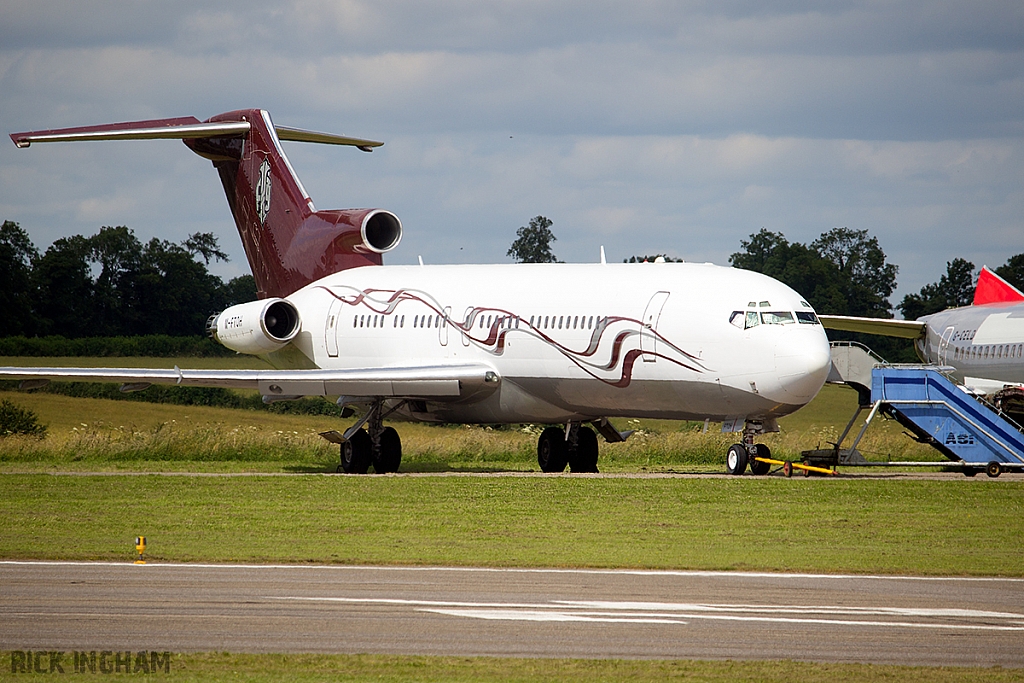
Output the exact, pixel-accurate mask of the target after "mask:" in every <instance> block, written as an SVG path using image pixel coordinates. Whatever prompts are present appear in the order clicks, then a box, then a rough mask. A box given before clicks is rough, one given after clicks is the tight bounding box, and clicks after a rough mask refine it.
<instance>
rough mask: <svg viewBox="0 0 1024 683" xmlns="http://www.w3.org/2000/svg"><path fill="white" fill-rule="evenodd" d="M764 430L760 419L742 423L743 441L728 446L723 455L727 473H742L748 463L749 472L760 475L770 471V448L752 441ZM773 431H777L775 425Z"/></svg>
mask: <svg viewBox="0 0 1024 683" xmlns="http://www.w3.org/2000/svg"><path fill="white" fill-rule="evenodd" d="M773 424H774V421H773ZM765 431H767V430H766V429H765V425H764V423H763V422H760V421H754V420H747V421H746V422H745V423H744V424H743V443H737V444H733V445H732V446H729V451H728V452H727V453H726V456H725V465H726V468H727V469H728V471H729V474H735V475H740V474H743V473H744V472H746V470H747V465H748V464H749V465H750V472H751V474H756V475H758V476H762V475H765V474H768V472H770V471H771V469H772V462H773V461H772V452H771V449H769V448H768V446H766V445H765V444H763V443H754V437H755V436H756V435H758V434H763V433H764V432H765ZM774 431H778V428H777V427H776V428H775V430H774Z"/></svg>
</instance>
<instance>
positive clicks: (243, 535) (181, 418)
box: [0, 357, 1024, 683]
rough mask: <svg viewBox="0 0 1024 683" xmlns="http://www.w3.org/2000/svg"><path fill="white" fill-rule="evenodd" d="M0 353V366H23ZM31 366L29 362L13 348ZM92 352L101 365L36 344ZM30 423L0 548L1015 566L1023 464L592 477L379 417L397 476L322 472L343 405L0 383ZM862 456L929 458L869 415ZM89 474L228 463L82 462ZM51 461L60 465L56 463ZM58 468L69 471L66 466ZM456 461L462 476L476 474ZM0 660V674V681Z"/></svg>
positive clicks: (805, 423)
mask: <svg viewBox="0 0 1024 683" xmlns="http://www.w3.org/2000/svg"><path fill="white" fill-rule="evenodd" d="M19 360H21V361H24V360H25V359H10V358H0V364H12V365H13V364H28V363H25V362H18V361H19ZM30 360H31V362H32V363H34V364H39V363H38V361H39V359H30ZM45 360H46V363H47V364H52V365H93V366H96V365H107V364H110V363H109V362H108V361H109V360H110V359H83V358H69V359H52V358H50V359H45ZM225 360H227V361H229V363H230V364H231V366H232V367H256V366H254V365H252V364H253V363H259V361H254V360H253V359H249V358H245V357H238V358H236V359H140V358H118V359H116V361H117V363H116V364H118V365H125V366H138V367H150V366H156V367H169V366H173V365H174V364H176V363H177V364H179V365H181V366H182V367H185V366H192V367H206V366H210V367H225V366H226V364H225V362H224V361H225ZM0 398H7V399H9V400H12V401H13V402H15V403H16V404H18V405H21V406H23V407H26V408H30V409H31V410H33V411H35V412H36V413H37V414H38V415H39V417H40V419H41V421H42V422H44V423H46V424H47V425H48V427H49V432H48V435H47V436H46V438H44V439H42V440H40V439H34V438H17V437H9V438H6V439H2V440H0V515H2V518H3V519H4V534H2V535H0V557H3V558H7V559H30V558H31V559H76V560H91V559H99V560H115V561H116V560H125V561H128V560H131V559H133V557H134V547H133V545H132V541H133V539H134V537H135V536H137V535H145V536H147V538H148V541H149V547H148V548H147V555H148V556H149V559H150V560H151V561H212V562H229V561H241V562H288V563H304V562H314V563H358V564H410V565H426V564H453V565H463V566H481V565H483V566H538V567H557V566H572V567H643V568H684V569H713V570H722V569H726V570H729V569H733V570H768V571H812V572H843V573H896V574H928V575H934V574H951V575H1001V576H1021V575H1024V563H1022V562H1021V560H1020V558H1021V557H1022V551H1024V478H1018V477H1009V476H1007V477H1002V478H1000V479H998V480H989V479H987V478H984V477H979V478H976V479H973V480H968V479H966V478H963V477H960V476H956V477H954V476H952V475H951V476H950V478H949V479H947V480H911V481H907V480H900V479H893V478H887V477H885V476H884V475H883V476H877V477H871V478H867V477H856V476H854V477H849V478H839V479H826V478H811V479H804V478H794V479H784V478H781V477H772V478H755V477H743V478H700V479H694V478H678V477H654V478H630V477H620V478H599V477H590V476H586V475H582V476H579V475H569V474H566V475H560V476H557V475H556V476H550V475H549V476H502V477H492V476H487V473H500V472H535V471H536V470H537V464H536V452H535V448H536V438H537V433H538V429H537V428H536V427H535V426H530V425H522V426H515V427H512V428H505V429H492V428H487V427H479V426H473V427H466V426H428V425H418V424H402V425H397V426H398V428H399V430H400V433H401V434H402V441H403V451H404V454H403V463H402V471H403V472H407V473H430V472H437V473H450V474H452V475H453V476H439V477H422V476H401V475H398V476H395V475H388V476H384V477H378V476H367V477H358V476H275V475H277V474H287V473H327V472H333V471H334V468H335V466H336V465H337V462H338V453H337V447H336V446H332V445H330V444H328V443H327V442H325V441H324V440H323V439H321V438H320V437H319V436H318V435H317V433H318V432H320V431H323V430H325V429H341V428H342V427H344V426H347V424H348V422H340V421H338V420H335V419H333V418H327V417H311V416H293V415H281V414H273V413H267V412H263V411H259V412H258V411H249V410H234V409H226V408H211V407H197V406H188V407H183V406H175V405H166V404H149V403H137V402H123V401H109V400H100V399H76V398H69V397H66V396H59V395H52V394H41V393H23V392H0ZM855 405H856V395H855V393H854V392H853V391H851V390H848V389H844V388H840V387H833V386H828V387H825V389H824V390H823V391H822V393H821V394H820V395H819V397H818V398H817V399H816V400H815V401H814V402H812V403H811V404H810V405H809V406H807V407H805V408H804V409H802V410H801V411H799V412H797V413H795V414H794V415H792V416H789V417H787V418H785V419H784V420H782V421H781V424H782V430H783V431H782V433H781V434H777V435H769V436H768V437H766V438H765V439H764V441H765V442H766V443H768V444H769V445H770V446H771V448H772V449H773V452H774V453H775V454H776V455H780V456H782V457H784V458H795V457H797V455H798V454H799V452H800V451H801V450H804V449H809V448H816V447H819V446H821V447H824V446H826V445H827V443H828V442H829V441H831V440H834V439H835V438H836V437H837V436H838V434H839V432H840V431H841V429H842V428H843V426H845V423H846V421H847V420H848V419H849V417H850V415H852V414H853V411H854V408H855ZM616 426H617V427H619V428H620V429H626V428H630V429H636V430H637V433H636V434H635V435H634V436H633V437H632V438H631V439H630V440H629V441H627V442H626V443H625V444H615V445H610V444H604V443H602V444H601V460H600V467H601V470H602V471H603V472H619V473H644V472H646V473H658V472H665V473H671V472H722V471H723V470H724V453H725V449H726V447H727V446H728V444H730V443H732V442H734V441H735V438H734V437H735V435H722V434H720V433H718V431H717V425H712V426H711V430H710V431H709V433H706V434H705V433H702V430H701V427H702V425H700V424H693V423H680V422H668V421H650V420H640V421H629V422H627V421H625V420H619V421H617V425H616ZM861 450H862V451H864V452H865V455H867V456H868V457H869V458H875V459H883V460H884V459H886V458H891V459H896V460H899V459H910V460H936V461H941V460H942V458H941V457H940V456H938V455H937V454H936V453H935V452H934V451H932V450H930V449H928V448H926V447H924V446H921V445H920V444H917V443H915V442H913V441H911V440H910V439H908V438H906V437H905V436H904V435H903V434H902V429H901V428H900V427H899V426H898V425H896V424H895V423H891V422H890V423H884V422H882V421H877V422H876V423H875V424H874V425H872V427H871V429H870V430H869V432H868V437H867V438H866V439H865V441H864V442H863V443H862V447H861ZM88 472H107V473H111V474H116V473H119V472H124V473H131V472H165V473H224V474H239V475H241V476H224V477H220V476H218V477H205V476H190V475H188V474H173V475H172V476H161V475H156V474H153V475H139V476H98V475H89V474H86V473H88ZM52 473H57V474H58V476H53V474H52ZM76 473H77V474H76ZM469 473H483V474H481V475H479V476H476V475H471V474H469ZM6 663H7V662H6V661H5V662H0V680H6V679H7V678H8V677H10V678H11V679H13V678H18V676H17V675H9V674H8V673H7V670H8V668H7V667H6V666H5V665H6ZM170 677H172V678H174V679H176V680H214V681H219V680H228V679H230V680H252V681H263V680H271V679H272V680H278V679H280V678H289V679H295V680H308V681H319V680H345V681H363V680H397V681H427V680H446V681H447V680H451V681H470V680H472V681H555V680H588V681H589V680H595V681H613V680H614V681H623V680H627V681H654V680H658V681H662V680H702V681H740V680H742V681H748V680H757V681H791V680H800V681H829V682H830V683H831V682H832V681H837V680H838V681H874V680H900V681H968V680H970V681H1012V680H1024V672H1022V671H1019V670H1016V671H1015V670H1002V669H979V668H964V669H960V668H929V667H893V666H872V665H839V664H812V663H800V662H789V661H772V662H732V661H730V662H702V661H619V660H530V659H526V660H524V659H500V658H431V657H390V656H371V655H362V656H352V655H336V656H313V655H309V656H306V655H240V654H227V653H210V654H182V655H175V659H174V668H173V670H172V674H171V675H170Z"/></svg>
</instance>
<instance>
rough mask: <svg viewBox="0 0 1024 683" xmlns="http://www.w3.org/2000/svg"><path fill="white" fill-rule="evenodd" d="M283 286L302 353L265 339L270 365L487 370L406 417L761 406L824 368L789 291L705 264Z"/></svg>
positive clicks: (736, 411)
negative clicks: (488, 382) (463, 389)
mask: <svg viewBox="0 0 1024 683" xmlns="http://www.w3.org/2000/svg"><path fill="white" fill-rule="evenodd" d="M287 299H288V300H289V301H290V302H292V303H293V304H294V305H295V306H296V308H297V310H298V311H300V314H301V319H302V322H301V324H302V331H301V332H300V333H299V335H298V336H297V337H296V338H295V339H294V340H293V342H292V346H293V347H294V348H297V349H298V350H299V351H300V352H301V354H299V353H295V352H291V353H275V354H271V356H270V357H269V359H270V360H271V362H272V363H274V364H275V365H277V366H279V367H286V366H287V367H310V368H312V367H319V368H330V369H335V368H337V369H343V368H368V367H389V366H408V365H443V364H445V363H453V364H454V363H460V362H473V363H485V364H488V365H490V366H491V367H493V368H494V370H495V372H496V373H497V375H498V376H499V377H500V378H501V385H500V388H499V389H498V390H497V391H495V392H494V393H492V394H490V395H488V396H487V397H485V398H482V399H473V400H469V399H461V400H453V401H440V400H439V401H412V402H410V403H409V404H408V405H407V406H406V407H405V408H404V409H403V412H404V413H405V414H406V415H407V416H408V417H412V418H414V419H422V420H440V421H451V422H477V423H480V422H484V423H508V422H547V423H555V422H564V421H569V420H584V419H596V418H600V417H615V416H620V417H649V418H666V419H699V420H703V419H706V418H707V419H711V420H713V421H724V420H732V419H772V418H776V417H779V416H782V415H786V414H788V413H791V412H793V411H794V410H796V409H797V408H799V407H800V406H803V405H804V404H806V403H807V402H808V401H810V400H811V399H812V398H814V396H815V395H816V394H817V393H818V391H819V390H820V389H821V386H822V384H823V383H824V381H825V378H826V376H827V375H828V371H829V367H830V355H829V346H828V340H827V338H826V335H825V331H824V329H823V328H822V327H821V325H820V324H817V322H816V320H815V319H814V316H813V312H812V311H811V308H810V306H808V305H807V304H806V303H804V302H803V301H802V299H801V297H800V296H799V295H798V294H797V293H796V292H794V291H793V290H791V289H790V288H789V287H787V286H785V285H783V284H782V283H780V282H778V281H776V280H773V279H771V278H769V277H766V276H764V275H760V274H758V273H753V272H749V271H744V270H737V269H733V268H723V267H717V266H713V265H711V264H690V263H652V264H517V265H486V266H483V265H447V266H369V267H362V268H354V269H350V270H345V271H342V272H339V273H336V274H334V275H331V276H328V277H326V278H323V279H322V280H319V281H317V282H314V283H312V284H310V285H308V286H306V287H304V288H302V289H301V290H299V291H297V292H295V293H294V294H292V295H291V296H289V297H287ZM737 312H738V314H739V315H738V316H737V315H734V314H735V313H737ZM797 313H801V314H802V315H801V316H799V317H798V316H797V315H796V314H797ZM800 317H802V318H803V321H799V318H800ZM730 319H732V322H730ZM744 321H745V322H746V324H744ZM770 323H775V324H770Z"/></svg>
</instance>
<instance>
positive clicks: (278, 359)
mask: <svg viewBox="0 0 1024 683" xmlns="http://www.w3.org/2000/svg"><path fill="white" fill-rule="evenodd" d="M11 138H12V139H13V140H14V143H15V144H16V145H17V146H18V147H28V146H29V145H31V144H35V143H40V142H56V141H77V140H140V139H167V138H170V139H181V140H183V141H184V142H185V144H186V145H187V146H188V147H189V148H190V149H191V150H192V151H193V152H195V153H196V154H199V155H200V156H203V157H205V158H207V159H209V160H210V161H212V162H213V166H214V168H215V169H216V170H217V172H218V174H219V176H220V179H221V183H222V184H223V186H224V191H225V193H226V195H227V199H228V205H229V207H230V209H231V212H232V214H233V215H234V219H235V224H236V226H237V228H238V232H239V235H240V236H241V239H242V244H243V246H244V248H245V253H246V256H247V257H248V260H249V265H250V266H251V268H252V272H253V275H254V276H255V279H256V284H257V288H258V290H259V297H260V298H259V300H258V301H253V302H250V303H246V304H240V305H237V306H233V307H231V308H228V309H227V310H225V311H223V312H221V313H219V314H218V315H216V316H214V317H213V318H211V320H210V323H209V325H208V327H209V332H210V334H211V335H212V336H213V337H214V338H215V339H216V340H217V341H219V342H220V343H221V344H223V345H224V346H226V347H228V348H230V349H233V350H235V351H237V352H239V353H246V354H253V355H256V356H259V357H261V358H263V359H265V360H266V361H267V362H268V363H269V364H270V366H271V367H272V368H274V369H267V370H187V369H179V368H174V369H166V370H140V369H134V368H11V367H7V368H0V376H4V377H13V378H21V379H23V380H26V382H25V383H24V384H25V385H26V386H37V385H38V384H39V383H40V382H44V381H47V380H50V379H65V380H68V379H70V380H83V381H114V382H122V383H124V387H123V388H124V389H125V390H138V389H143V388H145V387H147V386H149V385H150V384H153V383H164V384H179V385H187V386H214V387H235V388H251V389H257V390H259V391H260V392H261V393H262V394H263V396H264V400H266V401H279V400H287V399H292V398H297V397H301V396H329V397H335V396H336V397H338V398H337V401H338V402H339V404H341V405H354V406H357V407H361V408H362V412H361V415H362V417H361V418H360V419H359V420H358V421H356V423H355V424H353V425H351V426H350V427H348V428H347V429H346V430H345V431H344V432H343V433H338V432H336V431H332V432H325V437H326V438H329V439H331V440H333V441H335V442H336V443H339V444H340V445H341V449H340V450H341V465H340V468H341V469H343V470H344V471H345V472H349V473H365V472H367V471H368V469H369V467H370V466H371V465H372V467H373V468H374V470H375V471H377V472H393V471H397V470H398V468H399V465H400V462H401V453H402V451H401V440H400V438H399V435H398V433H397V431H396V430H395V429H394V428H393V427H390V426H385V425H384V421H385V419H387V418H389V417H392V416H395V417H399V416H400V417H403V418H406V419H411V420H421V421H428V422H429V421H434V422H461V423H491V424H493V423H536V424H544V425H548V426H547V428H546V429H544V430H543V432H542V434H541V435H540V438H539V440H538V445H537V451H538V463H539V465H540V467H541V469H542V470H544V471H545V472H559V471H562V470H564V469H565V468H566V466H567V465H568V466H569V467H570V468H571V470H572V471H574V472H577V471H582V472H587V471H596V470H597V457H598V439H597V434H595V431H594V430H592V429H591V426H592V427H593V428H594V429H596V430H597V432H598V433H600V434H601V435H602V436H603V437H604V438H605V439H606V440H608V441H621V440H623V439H625V438H626V436H628V434H624V433H621V432H619V431H617V430H616V429H615V428H613V427H612V425H611V423H610V422H609V419H610V418H664V419H675V420H710V421H713V422H722V423H723V430H724V431H735V432H742V437H741V443H738V444H736V445H734V446H732V447H731V448H730V449H729V453H728V458H727V460H728V463H729V469H730V471H732V472H733V473H736V474H740V473H742V472H743V471H745V470H746V467H747V463H748V461H749V462H750V465H751V468H752V470H753V471H755V472H756V473H766V472H767V470H768V468H769V467H770V466H769V465H768V464H767V463H763V462H760V461H754V460H752V459H751V457H752V456H754V455H758V456H761V457H767V455H768V450H767V448H766V447H765V446H764V444H757V443H755V437H757V435H759V434H763V433H764V432H767V431H777V429H778V426H777V419H778V418H779V417H782V416H784V415H787V414H789V413H792V412H793V411H795V410H797V409H798V408H800V407H801V406H803V405H805V404H806V403H808V402H809V401H810V400H811V399H813V398H814V397H815V395H816V394H817V393H818V391H819V390H820V389H821V387H822V385H823V383H824V382H825V379H826V377H827V376H828V373H829V368H830V365H831V361H830V355H829V345H828V339H827V338H826V335H825V331H824V328H823V327H822V325H821V324H820V322H819V320H818V318H817V316H816V315H815V312H814V310H812V308H811V306H810V305H808V304H807V302H806V301H804V300H803V299H802V298H801V297H800V295H799V294H797V293H796V292H794V291H793V290H792V289H790V288H789V287H787V286H785V285H783V284H782V283H780V282H778V281H776V280H773V279H771V278H769V277H767V276H764V275H761V274H758V273H753V272H749V271H744V270H737V269H733V268H723V267H718V266H714V265H711V264H700V263H652V264H608V263H603V262H602V263H598V264H516V265H486V266H481V265H427V266H423V265H420V266H384V265H383V259H382V255H383V254H385V253H387V252H389V251H391V250H392V249H394V248H395V247H396V246H397V245H398V243H399V241H400V240H401V237H402V230H403V227H402V223H401V221H400V220H399V219H398V217H397V216H396V215H394V214H393V213H391V212H389V211H385V210H381V209H349V210H330V211H318V210H317V209H316V208H315V206H314V205H313V201H312V199H311V198H310V197H309V195H308V194H307V193H306V191H305V189H304V188H303V186H302V183H301V182H300V181H299V179H298V176H297V175H296V174H295V171H294V170H293V169H292V166H291V164H290V163H289V161H288V158H287V157H286V156H285V153H284V150H283V149H282V146H281V141H282V140H286V141H287V140H294V141H303V142H317V143H327V144H339V145H350V146H355V147H357V148H359V149H363V150H365V151H370V150H372V149H373V148H375V147H379V146H380V145H381V144H382V143H380V142H375V141H372V140H364V139H359V138H350V137H344V136H338V135H331V134H326V133H315V132H311V131H305V130H299V129H294V128H286V127H283V126H276V125H275V124H274V123H273V122H272V121H271V118H270V115H269V114H268V113H267V112H266V111H262V110H256V109H252V110H242V111H234V112H229V113H226V114H221V115H219V116H215V117H213V118H211V119H209V120H207V121H202V122H201V121H199V120H198V119H195V118H191V117H188V118H177V119H161V120H155V121H137V122H129V123H119V124H108V125H101V126H90V127H84V128H69V129H62V130H47V131H37V132H28V133H16V134H12V135H11ZM602 261H603V259H602ZM588 425H589V426H588Z"/></svg>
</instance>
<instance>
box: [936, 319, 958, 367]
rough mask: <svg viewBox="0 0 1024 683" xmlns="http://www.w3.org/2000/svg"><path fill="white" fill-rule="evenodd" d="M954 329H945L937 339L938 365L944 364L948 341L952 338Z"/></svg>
mask: <svg viewBox="0 0 1024 683" xmlns="http://www.w3.org/2000/svg"><path fill="white" fill-rule="evenodd" d="M954 329H955V328H953V327H947V328H946V331H945V332H943V333H942V337H941V338H940V339H939V353H938V361H939V364H940V365H945V364H946V354H947V352H948V351H949V341H950V340H951V339H952V338H953V331H954Z"/></svg>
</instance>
